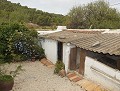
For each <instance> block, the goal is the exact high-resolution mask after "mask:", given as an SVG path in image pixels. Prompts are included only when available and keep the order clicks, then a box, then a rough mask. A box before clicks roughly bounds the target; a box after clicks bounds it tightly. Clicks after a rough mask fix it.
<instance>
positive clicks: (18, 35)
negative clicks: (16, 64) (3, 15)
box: [0, 23, 44, 62]
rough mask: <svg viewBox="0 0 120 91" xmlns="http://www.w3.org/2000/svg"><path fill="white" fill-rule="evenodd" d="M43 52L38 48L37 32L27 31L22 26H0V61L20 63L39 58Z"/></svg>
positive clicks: (4, 24)
mask: <svg viewBox="0 0 120 91" xmlns="http://www.w3.org/2000/svg"><path fill="white" fill-rule="evenodd" d="M41 55H44V50H43V49H42V48H41V47H39V46H38V41H37V32H36V31H35V30H29V29H27V28H26V27H25V26H23V25H19V24H17V23H15V24H6V23H3V24H2V25H0V60H3V61H7V62H8V61H11V60H16V61H21V60H27V59H30V58H32V57H33V56H34V57H36V58H40V57H41Z"/></svg>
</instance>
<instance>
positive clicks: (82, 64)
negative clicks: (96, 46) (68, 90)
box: [79, 49, 86, 75]
mask: <svg viewBox="0 0 120 91" xmlns="http://www.w3.org/2000/svg"><path fill="white" fill-rule="evenodd" d="M85 57H86V50H84V49H81V50H80V68H79V73H80V74H81V75H84V69H85Z"/></svg>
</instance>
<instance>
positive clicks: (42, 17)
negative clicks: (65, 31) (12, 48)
mask: <svg viewBox="0 0 120 91" xmlns="http://www.w3.org/2000/svg"><path fill="white" fill-rule="evenodd" d="M64 17H65V16H63V15H60V14H53V13H48V12H43V11H42V10H36V9H35V8H28V7H27V6H21V5H20V3H17V4H16V3H11V2H10V1H7V0H0V24H2V23H6V22H7V23H8V22H19V23H33V24H37V25H39V26H57V25H63V22H64Z"/></svg>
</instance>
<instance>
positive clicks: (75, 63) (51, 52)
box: [41, 30, 120, 91]
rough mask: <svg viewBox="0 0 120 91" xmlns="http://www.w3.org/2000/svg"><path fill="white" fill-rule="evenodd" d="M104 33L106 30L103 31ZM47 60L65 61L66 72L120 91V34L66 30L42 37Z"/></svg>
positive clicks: (114, 90)
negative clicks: (76, 72)
mask: <svg viewBox="0 0 120 91" xmlns="http://www.w3.org/2000/svg"><path fill="white" fill-rule="evenodd" d="M102 32H103V31H102ZM41 38H42V39H41V44H42V47H43V49H44V50H45V54H46V56H47V58H48V59H49V60H50V61H51V62H53V63H56V61H57V60H61V61H63V63H64V64H65V70H66V72H68V71H69V70H77V69H78V70H79V71H78V72H79V73H80V74H81V75H84V76H85V77H86V78H88V79H91V80H93V81H95V82H97V83H100V84H102V85H104V86H105V87H107V88H109V89H110V90H111V91H120V35H119V34H101V31H95V30H94V31H87V30H86V31H84V30H80V31H74V30H64V31H60V32H56V33H51V34H47V35H43V36H41Z"/></svg>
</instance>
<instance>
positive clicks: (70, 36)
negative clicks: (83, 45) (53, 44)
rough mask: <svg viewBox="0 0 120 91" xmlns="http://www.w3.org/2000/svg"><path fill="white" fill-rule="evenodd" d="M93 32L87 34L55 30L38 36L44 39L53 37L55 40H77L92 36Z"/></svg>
mask: <svg viewBox="0 0 120 91" xmlns="http://www.w3.org/2000/svg"><path fill="white" fill-rule="evenodd" d="M94 35H95V34H87V33H78V32H74V31H68V30H65V31H60V32H55V33H51V34H47V35H43V36H40V37H43V38H46V39H53V40H57V41H60V42H71V41H73V40H77V39H80V38H86V37H87V38H88V37H91V36H94Z"/></svg>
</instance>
